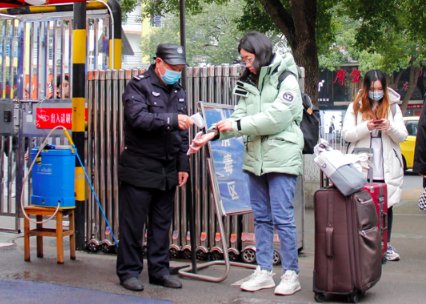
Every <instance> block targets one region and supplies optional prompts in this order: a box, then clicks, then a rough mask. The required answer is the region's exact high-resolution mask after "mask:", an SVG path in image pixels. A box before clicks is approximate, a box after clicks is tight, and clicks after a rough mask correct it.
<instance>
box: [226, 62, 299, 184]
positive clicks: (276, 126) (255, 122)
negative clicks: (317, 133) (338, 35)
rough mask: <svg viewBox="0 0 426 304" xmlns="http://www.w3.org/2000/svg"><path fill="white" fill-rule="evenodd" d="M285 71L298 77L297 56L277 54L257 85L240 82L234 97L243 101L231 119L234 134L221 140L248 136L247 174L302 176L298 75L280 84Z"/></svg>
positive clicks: (237, 106)
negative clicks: (295, 58) (238, 97)
mask: <svg viewBox="0 0 426 304" xmlns="http://www.w3.org/2000/svg"><path fill="white" fill-rule="evenodd" d="M285 70H289V71H290V72H292V73H293V74H294V75H298V70H297V66H296V63H295V61H294V59H293V56H292V55H291V54H288V55H287V56H285V57H284V58H283V57H281V56H280V55H278V54H275V55H274V59H273V61H272V63H271V64H270V65H269V66H264V67H262V68H261V69H260V71H259V80H258V83H257V85H256V84H254V83H252V82H250V81H248V80H246V79H240V81H238V82H237V85H236V87H235V88H234V94H237V95H239V96H241V97H240V100H239V102H238V104H237V105H236V107H235V110H234V112H233V114H232V116H231V118H230V120H231V121H232V128H233V130H232V131H230V132H226V133H223V134H221V137H220V138H221V139H224V138H229V137H233V136H244V142H245V153H244V164H243V170H245V171H248V172H251V173H253V174H254V175H257V176H260V175H262V174H265V173H271V172H275V173H287V174H292V175H299V174H301V173H302V150H303V146H304V141H303V133H302V131H301V130H300V127H299V124H300V122H301V120H302V110H303V106H302V97H301V93H300V88H299V82H298V80H297V79H296V77H295V76H294V75H291V76H289V77H286V78H285V79H284V81H282V82H281V83H279V80H278V78H279V76H280V75H281V74H282V73H283V72H284V71H285Z"/></svg>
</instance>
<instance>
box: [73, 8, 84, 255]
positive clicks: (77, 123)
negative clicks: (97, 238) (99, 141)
mask: <svg viewBox="0 0 426 304" xmlns="http://www.w3.org/2000/svg"><path fill="white" fill-rule="evenodd" d="M73 11H74V27H73V37H72V42H73V43H72V139H73V141H74V144H75V146H76V148H77V152H78V155H79V156H80V159H81V161H82V163H83V164H84V132H85V98H84V93H85V85H86V45H87V41H86V40H87V38H86V3H85V2H80V3H74V10H73ZM75 193H76V199H75V200H76V201H75V204H76V210H75V213H76V216H75V234H76V238H75V239H76V247H77V250H82V249H84V247H85V239H84V235H85V234H84V220H85V204H84V203H85V200H86V198H85V180H84V171H83V168H82V167H81V165H80V163H79V162H78V161H77V160H76V164H75Z"/></svg>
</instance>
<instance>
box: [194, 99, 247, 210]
mask: <svg viewBox="0 0 426 304" xmlns="http://www.w3.org/2000/svg"><path fill="white" fill-rule="evenodd" d="M200 106H201V111H202V114H203V117H204V119H205V121H206V125H207V129H208V128H210V127H211V126H212V125H213V124H214V123H216V122H218V121H220V120H222V119H225V118H228V117H230V116H231V114H232V112H233V111H234V110H233V109H234V107H233V106H229V105H222V104H213V103H204V102H200ZM208 149H209V155H210V159H211V161H212V163H213V166H211V170H210V171H211V172H210V178H211V179H212V181H213V188H214V189H213V191H216V194H217V195H216V198H217V199H218V200H219V203H220V205H221V207H222V212H223V213H224V215H230V214H242V213H248V212H251V207H250V192H249V187H248V176H247V174H246V173H244V172H243V170H242V168H243V155H244V143H243V138H242V137H233V138H229V139H225V140H215V141H210V142H209V145H208Z"/></svg>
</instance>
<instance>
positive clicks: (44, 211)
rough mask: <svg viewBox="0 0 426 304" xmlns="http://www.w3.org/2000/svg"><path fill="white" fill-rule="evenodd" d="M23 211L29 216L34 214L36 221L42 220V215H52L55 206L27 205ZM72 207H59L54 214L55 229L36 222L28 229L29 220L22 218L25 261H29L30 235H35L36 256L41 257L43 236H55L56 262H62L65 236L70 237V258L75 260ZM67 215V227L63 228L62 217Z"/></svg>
mask: <svg viewBox="0 0 426 304" xmlns="http://www.w3.org/2000/svg"><path fill="white" fill-rule="evenodd" d="M24 209H25V212H26V213H27V215H28V216H29V217H30V216H31V215H35V217H36V220H37V222H41V221H42V220H43V216H52V215H53V214H54V213H55V210H56V208H47V207H40V206H35V205H31V206H27V207H24ZM74 209H75V208H69V209H61V208H60V209H59V210H58V212H57V213H56V215H55V219H56V229H55V228H43V224H37V225H36V228H35V229H32V230H30V221H29V220H28V219H27V218H24V259H25V261H26V262H29V261H30V236H34V235H35V236H37V257H39V258H42V257H43V236H50V237H56V253H57V261H58V264H63V263H64V243H63V238H64V237H65V236H69V237H70V258H71V260H75V231H74ZM66 215H68V217H69V229H67V230H64V229H63V217H64V216H66Z"/></svg>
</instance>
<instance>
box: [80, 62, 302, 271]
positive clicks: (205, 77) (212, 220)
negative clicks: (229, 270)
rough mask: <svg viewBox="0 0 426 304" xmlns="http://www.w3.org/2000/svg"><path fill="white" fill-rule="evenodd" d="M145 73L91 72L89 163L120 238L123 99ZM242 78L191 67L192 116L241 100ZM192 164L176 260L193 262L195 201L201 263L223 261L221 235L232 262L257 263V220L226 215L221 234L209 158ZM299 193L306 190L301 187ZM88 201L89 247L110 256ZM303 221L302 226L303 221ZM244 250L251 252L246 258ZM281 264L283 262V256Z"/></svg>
mask: <svg viewBox="0 0 426 304" xmlns="http://www.w3.org/2000/svg"><path fill="white" fill-rule="evenodd" d="M140 72H141V71H140V70H132V71H130V70H119V71H91V72H89V75H88V85H87V90H88V93H87V96H88V107H89V119H88V126H87V141H88V144H87V155H86V160H87V164H86V165H87V170H88V172H90V175H91V176H92V181H93V185H94V188H95V190H96V192H97V193H98V196H99V198H100V202H101V205H102V207H103V208H104V210H105V213H106V214H107V217H108V220H109V222H110V224H111V225H112V227H113V229H114V231H115V233H116V235H118V226H119V223H118V179H117V165H118V161H119V154H120V151H121V150H122V148H123V141H124V138H123V129H122V124H123V108H122V106H123V105H122V101H121V96H122V94H123V92H124V89H125V86H126V84H127V82H128V81H129V80H130V79H131V78H132V77H133V76H134V75H136V74H138V73H140ZM239 76H240V66H239V65H221V66H208V67H190V68H187V70H186V77H185V79H186V91H187V96H188V111H189V113H190V114H194V113H195V112H197V111H198V110H199V109H198V106H197V103H198V101H205V102H211V103H220V104H228V105H235V104H236V102H237V99H236V97H235V96H233V95H232V88H233V87H234V85H235V82H236V81H237V79H238V78H239ZM196 132H197V130H195V127H194V128H192V129H191V130H190V138H192V137H193V136H194V134H195V133H196ZM190 166H191V173H190V179H191V184H190V185H189V186H188V187H186V188H179V189H178V191H177V193H176V205H175V213H174V217H173V223H172V227H171V231H170V236H171V237H170V241H171V244H170V254H171V256H172V257H184V258H188V259H189V258H190V256H191V251H192V250H193V248H191V246H190V238H189V237H190V234H189V220H190V219H189V218H188V205H187V204H188V202H189V200H190V199H191V200H193V202H194V211H195V212H194V213H195V237H196V240H195V244H196V248H195V249H194V250H195V251H196V256H197V258H198V259H200V260H206V259H221V258H222V255H223V252H221V246H219V244H220V240H221V238H222V237H227V238H228V239H227V243H228V244H230V246H229V253H230V259H231V260H237V259H239V258H242V259H243V261H245V262H255V250H253V247H254V243H253V240H251V239H253V235H254V227H253V224H252V219H249V217H250V215H232V216H227V217H226V218H225V219H224V225H225V228H226V230H225V231H226V236H223V235H220V233H219V232H218V227H217V226H218V225H217V218H216V214H215V211H214V204H213V195H212V188H211V184H210V177H209V175H208V172H207V160H206V154H205V153H197V154H195V155H192V156H191V158H190ZM300 184H301V183H300ZM300 187H301V186H300ZM299 189H300V191H301V188H299ZM87 197H88V198H89V199H88V204H87V209H86V216H87V218H86V223H87V233H86V236H87V240H88V248H89V249H90V250H91V251H97V250H99V249H102V251H104V252H110V251H112V250H113V246H112V245H113V244H112V238H111V235H110V231H109V230H108V227H106V225H105V221H104V219H103V218H102V216H101V214H100V211H99V208H98V206H97V203H96V202H95V200H94V197H93V195H88V196H87ZM298 197H302V196H301V195H299V196H298ZM300 199H301V198H300ZM301 208H303V207H301ZM247 223H250V224H249V225H248V224H247ZM298 223H299V225H300V221H298ZM302 226H303V219H302ZM245 229H246V230H245ZM242 235H244V236H247V235H248V236H249V239H247V240H245V239H243V240H242V239H241V236H242ZM299 238H300V236H299ZM302 238H303V234H302ZM118 239H119V235H118ZM299 244H301V245H299V249H301V247H303V239H302V240H299ZM243 246H246V247H243ZM242 250H246V251H245V252H244V253H243V254H241V251H242ZM276 262H277V263H278V262H279V258H278V259H276Z"/></svg>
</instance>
